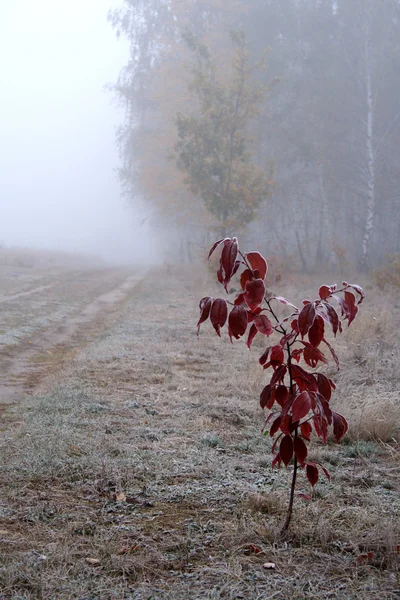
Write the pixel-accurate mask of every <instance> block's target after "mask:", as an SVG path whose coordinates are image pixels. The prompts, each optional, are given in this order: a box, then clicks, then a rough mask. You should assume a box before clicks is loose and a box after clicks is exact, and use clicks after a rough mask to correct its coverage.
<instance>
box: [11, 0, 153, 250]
mask: <svg viewBox="0 0 400 600" xmlns="http://www.w3.org/2000/svg"><path fill="white" fill-rule="evenodd" d="M109 8H110V0H85V1H84V2H82V1H81V0H70V1H69V2H67V3H64V2H54V0H38V1H37V2H32V0H13V1H12V2H7V3H5V7H3V14H2V21H1V22H0V55H1V73H2V75H1V79H0V94H1V107H2V110H1V114H2V125H1V146H0V242H1V243H2V244H5V245H7V246H15V245H18V246H29V247H40V248H51V249H56V250H67V251H77V252H84V253H90V254H98V255H100V256H102V257H103V258H106V259H110V260H113V261H124V262H126V261H136V260H137V259H139V260H140V259H142V257H146V259H147V260H148V259H150V260H152V259H154V257H155V247H154V242H153V240H154V236H152V235H151V233H150V231H149V230H148V229H147V226H146V223H147V221H146V222H145V224H144V225H143V220H144V218H145V216H146V215H145V212H144V208H143V206H141V205H140V204H139V202H137V203H136V205H134V206H133V207H132V206H131V207H129V208H128V207H127V206H126V205H125V202H124V200H123V199H121V192H120V184H119V181H118V176H117V173H116V169H117V168H118V166H119V157H118V152H117V148H116V143H115V130H116V127H117V125H118V124H120V123H121V121H122V120H123V114H121V110H120V109H118V107H117V105H116V103H115V102H113V97H112V93H111V92H109V91H105V85H106V84H107V83H109V82H115V81H116V80H117V77H118V73H119V71H120V70H121V68H122V67H123V66H124V64H125V63H126V62H127V59H128V46H127V42H126V41H124V40H120V41H118V40H117V39H116V36H115V33H114V32H113V31H112V29H111V27H110V25H109V23H108V22H107V12H108V10H109Z"/></svg>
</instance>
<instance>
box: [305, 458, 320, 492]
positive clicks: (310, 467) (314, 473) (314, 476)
mask: <svg viewBox="0 0 400 600" xmlns="http://www.w3.org/2000/svg"><path fill="white" fill-rule="evenodd" d="M306 475H307V479H308V481H309V482H310V483H311V485H312V486H313V487H314V485H315V484H316V483H317V481H318V469H317V467H316V466H315V465H314V463H308V464H307V467H306Z"/></svg>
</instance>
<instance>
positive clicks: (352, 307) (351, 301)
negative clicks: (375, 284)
mask: <svg viewBox="0 0 400 600" xmlns="http://www.w3.org/2000/svg"><path fill="white" fill-rule="evenodd" d="M344 297H345V301H346V306H347V317H348V319H349V322H348V326H350V323H351V322H352V321H353V320H354V319H355V316H356V314H357V313H358V306H356V297H355V296H354V294H353V292H345V293H344Z"/></svg>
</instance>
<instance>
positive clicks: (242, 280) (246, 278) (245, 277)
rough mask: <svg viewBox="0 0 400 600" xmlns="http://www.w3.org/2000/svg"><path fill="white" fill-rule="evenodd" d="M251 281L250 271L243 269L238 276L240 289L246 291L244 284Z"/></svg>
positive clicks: (251, 274)
mask: <svg viewBox="0 0 400 600" xmlns="http://www.w3.org/2000/svg"><path fill="white" fill-rule="evenodd" d="M252 279H253V273H252V272H251V271H250V269H245V270H244V271H243V272H242V274H241V275H240V287H241V288H242V290H245V289H246V283H247V282H248V281H251V280H252Z"/></svg>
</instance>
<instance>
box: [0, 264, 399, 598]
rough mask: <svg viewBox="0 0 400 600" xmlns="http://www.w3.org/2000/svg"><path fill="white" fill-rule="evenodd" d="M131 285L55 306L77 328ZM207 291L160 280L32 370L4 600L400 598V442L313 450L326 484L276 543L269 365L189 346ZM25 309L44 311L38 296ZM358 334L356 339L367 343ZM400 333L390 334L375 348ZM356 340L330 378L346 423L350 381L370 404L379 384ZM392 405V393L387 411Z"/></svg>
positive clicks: (14, 458) (16, 404)
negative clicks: (264, 394) (76, 318)
mask: <svg viewBox="0 0 400 600" xmlns="http://www.w3.org/2000/svg"><path fill="white" fill-rule="evenodd" d="M127 276H128V275H127V274H126V273H124V275H123V277H122V274H121V273H119V275H117V272H114V275H113V277H115V281H113V282H110V281H108V282H107V284H106V283H105V281H106V278H104V277H100V279H101V282H100V281H99V280H98V279H97V284H94V283H93V284H90V286H89V287H90V288H91V289H92V291H91V292H90V294H89V295H90V298H89V297H88V283H87V282H88V281H89V279H90V278H89V279H87V280H86V279H85V278H84V277H82V279H81V280H79V281H76V280H75V281H76V285H75V287H74V284H73V281H72V280H71V279H68V280H67V281H68V284H67V285H66V286H65V294H66V296H65V297H64V296H63V293H61V292H57V293H58V294H59V295H58V296H57V295H55V296H52V297H53V298H54V304H55V305H57V302H64V303H65V305H68V306H77V308H76V310H77V314H82V312H83V311H84V310H85V306H87V304H88V303H89V302H93V301H94V300H95V298H98V296H100V295H101V294H104V293H106V291H107V289H111V288H114V287H117V285H122V283H121V282H123V281H124V278H126V277H127ZM96 277H97V278H98V276H96V275H93V281H95V280H96ZM118 278H119V279H118ZM117 280H118V281H117ZM118 282H119V283H118ZM114 284H115V285H114ZM306 284H307V285H309V282H306ZM35 285H37V283H36V284H35ZM71 286H72V287H71ZM205 286H208V288H207V289H204V288H205ZM211 287H212V286H211ZM313 287H316V286H315V285H313ZM94 290H95V291H96V292H95V291H94ZM208 292H210V284H209V283H207V282H206V281H204V282H202V283H201V285H199V283H198V282H196V280H195V277H194V276H193V274H189V272H186V271H185V270H184V269H177V268H176V269H174V268H171V267H169V274H165V275H163V274H162V273H160V272H157V271H153V272H151V273H149V274H148V275H147V276H146V277H145V278H144V279H143V280H142V281H140V282H139V283H138V284H136V285H135V286H134V287H130V288H127V289H126V290H125V293H124V295H122V296H121V297H120V298H119V300H118V301H117V302H116V303H114V304H109V305H106V306H104V309H103V311H102V312H101V313H100V314H99V313H96V315H92V317H90V318H89V317H88V318H87V319H86V321H85V323H82V324H81V326H80V327H78V330H77V331H75V332H72V333H71V335H70V336H69V337H68V336H67V337H65V338H63V339H62V340H61V341H60V342H59V343H58V342H57V343H56V344H55V345H53V346H51V343H50V342H51V336H50V338H48V341H49V340H50V342H49V343H50V345H47V346H46V345H44V346H39V347H38V348H36V350H35V352H34V353H33V354H29V355H27V358H26V360H25V367H26V365H28V366H27V367H26V368H27V370H22V372H21V378H20V379H21V380H22V383H21V382H20V383H21V385H19V387H15V388H14V396H13V403H12V404H10V405H9V406H8V408H7V410H6V411H5V412H4V414H3V425H2V440H1V446H2V447H1V455H2V469H1V473H0V485H1V493H0V498H1V500H0V549H1V550H0V551H1V554H0V562H1V570H0V590H1V592H0V598H4V599H6V598H7V599H8V598H10V599H11V598H24V599H26V598H32V599H33V598H44V599H53V598H60V599H71V598H77V599H78V598H79V599H80V600H83V599H86V600H89V598H90V599H92V600H94V599H99V600H100V599H101V600H111V599H112V598H125V599H138V600H139V599H148V598H153V599H160V600H161V599H171V600H172V599H177V600H179V599H182V600H183V599H185V600H186V599H187V598H209V599H210V600H211V599H213V600H214V599H219V598H221V599H222V598H232V599H233V598H246V599H247V598H254V599H256V598H260V599H261V598H263V599H264V598H278V599H282V600H283V599H287V598H289V597H293V598H296V599H301V598H343V599H344V598H360V599H365V600H367V599H368V600H369V599H371V598H387V599H389V598H395V597H396V594H397V593H398V590H399V589H400V583H399V572H398V550H399V548H398V544H399V528H398V523H399V520H398V517H399V508H400V506H399V445H398V441H396V437H395V436H396V431H395V428H394V427H392V428H391V429H390V431H389V433H388V434H387V435H386V437H385V441H384V442H379V441H377V440H376V439H375V438H374V437H373V435H369V434H368V435H364V434H365V432H363V435H359V433H360V431H361V430H360V431H359V432H357V429H354V428H353V433H352V435H351V436H350V437H349V438H348V440H347V442H346V443H345V444H342V445H340V446H337V445H333V444H332V445H331V444H328V445H327V446H322V445H320V444H318V443H316V444H315V445H314V447H313V454H314V458H315V459H316V460H319V459H323V461H324V463H329V469H330V472H331V476H332V480H331V482H330V483H329V482H327V481H325V480H323V479H321V482H319V483H318V484H317V486H316V492H315V496H314V499H313V501H312V502H311V503H310V502H305V501H303V500H301V499H298V500H297V502H296V505H295V518H294V522H293V527H292V529H291V534H290V536H289V538H288V539H287V540H286V541H285V542H282V541H280V540H279V538H278V533H279V531H280V527H281V524H282V521H283V519H284V515H285V510H286V505H287V499H288V482H289V480H290V472H289V471H286V470H281V471H272V470H271V468H270V462H271V455H270V443H269V440H268V439H266V438H265V437H263V435H262V434H261V428H262V424H263V415H262V411H261V409H260V408H259V404H258V395H259V392H260V390H261V388H262V384H263V372H262V369H261V368H260V367H259V365H258V363H257V358H258V355H259V350H260V348H257V347H255V348H254V349H252V351H251V352H249V351H248V350H247V348H246V347H245V345H244V343H241V342H237V343H235V344H234V345H233V346H231V345H230V344H229V340H228V338H227V336H225V337H223V339H222V340H220V339H219V338H217V337H216V336H215V334H213V333H212V331H211V330H210V329H208V330H207V329H204V331H203V332H202V334H201V336H200V338H199V339H198V338H197V337H196V329H195V323H196V320H197V317H198V308H197V305H198V300H199V299H200V298H201V297H202V296H203V295H205V293H208ZM299 294H300V292H299ZM287 295H288V296H291V294H290V291H288V293H287ZM78 297H79V298H80V300H79V302H78V305H79V306H78V305H74V301H75V302H77V300H76V299H77V298H78ZM28 298H29V300H28ZM56 298H58V300H56ZM60 298H62V300H60ZM74 298H75V300H74ZM66 299H68V301H66ZM20 301H21V302H23V303H24V304H23V306H24V307H25V312H26V313H27V314H28V313H29V311H34V310H35V304H34V295H32V296H29V297H28V296H26V297H23V298H22V297H21V298H20ZM35 301H39V298H37V299H36V300H35ZM36 309H37V306H36ZM19 310H20V312H21V313H23V312H24V310H22V308H21V307H20V309H19ZM58 310H59V309H58ZM370 310H372V309H370ZM17 312H18V311H15V312H14V313H13V315H14V316H13V318H17ZM371 314H372V313H371ZM370 316H371V315H370ZM371 318H373V317H372V316H371ZM393 318H395V319H398V315H395V316H394V317H393ZM365 319H366V322H365V323H364V324H363V323H361V325H360V327H361V328H362V327H367V328H370V325H369V323H370V322H369V321H368V316H366V317H365ZM11 321H12V319H11V317H10V322H11ZM27 322H29V319H27ZM57 322H58V321H57ZM21 323H23V315H21ZM17 326H18V325H17ZM22 326H23V325H22ZM5 327H7V323H6V322H5ZM391 328H392V325H391V324H387V323H383V322H382V323H381V329H378V330H377V331H376V338H377V339H378V338H379V339H381V340H384V339H388V337H389V336H390V335H391V330H392V329H391ZM46 330H48V331H50V332H51V331H52V325H51V324H49V323H48V324H46ZM361 334H362V331H360V330H355V331H354V333H351V335H353V336H354V337H353V338H351V337H350V333H349V336H347V334H346V336H344V338H346V339H347V342H346V340H345V339H344V340H343V341H342V342H341V343H342V347H341V348H340V352H341V353H342V356H343V357H346V364H344V366H343V373H342V374H341V375H340V377H337V376H336V375H335V377H336V380H337V382H338V390H339V391H338V396H339V400H338V402H339V403H342V404H344V405H345V406H346V405H347V404H348V405H349V406H350V405H351V404H352V403H353V402H355V399H356V398H357V397H359V396H360V385H358V386H357V387H356V388H355V387H354V388H353V387H352V384H351V378H350V377H349V376H348V375H346V372H347V373H348V369H356V368H357V372H359V373H360V378H361V377H363V378H364V379H363V381H364V383H363V389H364V390H365V398H368V402H370V401H371V400H370V399H371V397H372V396H373V394H374V390H376V389H380V386H382V385H384V381H385V377H384V374H382V373H378V372H376V370H375V371H371V363H372V359H371V357H370V355H369V351H368V349H363V350H362V353H363V354H362V356H360V350H359V348H358V347H357V344H358V343H359V342H358V341H357V340H358V339H359V338H358V337H357V336H360V335H361ZM24 335H25V334H24ZM57 339H58V338H57ZM57 339H56V341H57ZM25 341H29V340H27V339H26V340H25ZM375 341H376V340H375ZM18 347H19V346H17V347H16V348H14V350H13V352H15V353H16V354H15V355H14V360H15V357H16V355H17V350H18ZM24 348H25V346H24ZM356 350H357V351H356ZM24 351H25V350H24ZM381 351H382V352H385V349H384V348H383V349H382V350H381ZM386 352H387V356H386V354H385V360H387V361H388V362H387V365H388V370H389V369H390V367H391V364H392V362H391V361H392V359H393V357H392V356H391V354H390V353H391V352H394V353H398V352H399V348H398V346H396V345H395V343H392V342H391V348H390V353H389V350H387V351H386ZM28 363H29V364H28ZM243 363H244V364H245V365H246V370H245V371H243V369H242V367H241V365H242V364H243ZM383 364H386V363H383ZM380 368H382V367H380ZM35 372H40V373H41V377H38V378H36V379H35V378H33V377H32V373H35ZM332 374H334V372H333V371H332ZM3 377H4V373H3ZM26 377H30V382H31V385H30V387H27V386H26V385H23V382H24V381H26ZM392 377H393V376H392ZM394 389H395V382H394V381H393V379H391V380H390V383H389V384H388V387H387V389H386V396H385V398H386V400H387V398H389V396H390V398H392V396H391V394H392V393H393V390H394ZM16 390H17V391H18V393H17V391H16ZM16 394H17V395H16ZM17 396H18V397H17ZM348 399H351V402H350V401H349V402H348ZM375 409H376V407H375ZM341 410H343V408H341ZM348 417H349V419H350V423H351V422H352V415H351V414H349V415H348ZM393 418H398V412H397V413H396V415H395V416H394V417H393V415H392V417H391V419H393ZM357 423H358V421H357ZM393 423H395V422H393ZM385 431H387V427H386V430H385ZM361 433H362V432H361ZM303 488H304V489H303V490H301V491H303V492H306V493H309V487H308V484H307V483H306V481H305V480H304V481H303ZM368 553H369V554H368ZM269 562H271V563H274V564H275V569H271V570H267V569H266V568H264V567H263V565H264V564H265V563H269Z"/></svg>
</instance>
